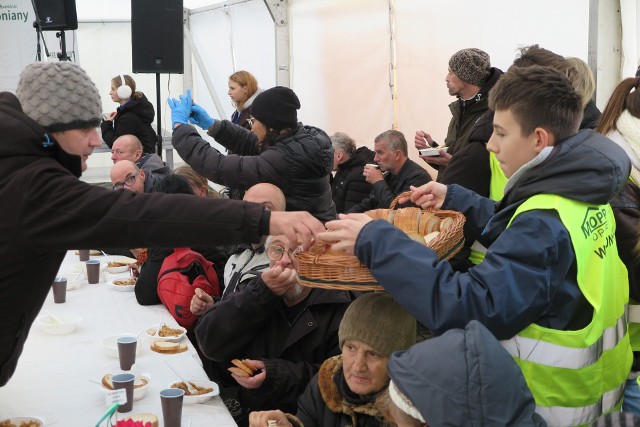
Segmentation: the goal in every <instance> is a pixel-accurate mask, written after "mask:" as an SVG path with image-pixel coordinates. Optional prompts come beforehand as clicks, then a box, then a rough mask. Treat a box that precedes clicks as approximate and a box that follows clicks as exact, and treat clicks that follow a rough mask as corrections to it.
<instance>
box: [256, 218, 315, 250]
mask: <svg viewBox="0 0 640 427" xmlns="http://www.w3.org/2000/svg"><path fill="white" fill-rule="evenodd" d="M321 231H324V226H323V225H322V223H321V222H320V221H318V220H317V219H316V218H315V217H313V216H312V215H311V214H310V213H309V212H271V219H270V221H269V234H271V235H272V236H275V235H279V234H284V235H285V236H286V237H287V239H288V240H289V247H290V248H296V247H298V246H299V245H301V244H302V247H303V249H304V250H307V249H309V247H310V246H311V243H312V241H313V236H315V235H316V234H318V233H320V232H321Z"/></svg>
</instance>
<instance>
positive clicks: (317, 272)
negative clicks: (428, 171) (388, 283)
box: [298, 192, 465, 291]
mask: <svg viewBox="0 0 640 427" xmlns="http://www.w3.org/2000/svg"><path fill="white" fill-rule="evenodd" d="M409 194H411V193H409V192H407V193H402V194H400V195H398V196H397V197H396V198H395V199H394V200H393V202H392V203H391V209H374V210H371V211H367V212H365V213H366V214H367V215H369V216H370V217H372V218H373V219H384V220H386V221H389V222H391V223H392V224H394V225H395V226H397V227H398V228H400V229H401V230H402V231H404V232H405V233H407V234H409V233H411V234H413V236H411V237H412V238H414V239H415V238H416V235H418V236H420V237H421V238H423V237H424V236H427V235H429V234H430V233H434V231H437V232H438V234H437V236H436V237H433V239H432V240H430V241H429V242H427V243H426V246H428V247H429V248H431V249H433V250H434V251H435V252H436V255H437V256H438V258H440V259H449V258H451V257H452V256H454V255H455V254H456V253H458V251H459V250H460V249H461V248H462V245H463V244H464V236H463V231H462V228H463V227H464V221H465V218H464V215H462V214H461V213H459V212H455V211H445V210H432V211H431V210H422V209H420V208H402V209H397V210H394V208H395V207H396V205H397V202H398V200H399V199H400V198H402V197H405V196H407V195H409ZM323 249H324V248H323V247H322V246H321V245H313V246H312V247H311V248H310V249H309V251H307V252H302V253H300V254H299V255H298V262H299V269H298V270H299V271H298V276H299V282H300V284H302V285H305V286H310V287H314V288H323V289H338V290H357V291H367V290H382V289H383V288H382V287H381V286H380V285H378V282H377V281H376V280H375V278H374V277H373V276H372V275H371V273H370V272H369V269H368V268H366V267H365V266H363V265H362V264H361V263H360V261H358V258H357V257H355V256H354V255H345V254H340V253H336V252H324V253H323Z"/></svg>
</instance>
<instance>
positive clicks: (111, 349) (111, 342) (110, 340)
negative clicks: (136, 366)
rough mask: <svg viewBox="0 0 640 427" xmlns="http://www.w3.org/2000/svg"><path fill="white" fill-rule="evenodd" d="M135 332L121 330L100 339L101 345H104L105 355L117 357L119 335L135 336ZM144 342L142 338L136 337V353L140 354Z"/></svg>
mask: <svg viewBox="0 0 640 427" xmlns="http://www.w3.org/2000/svg"><path fill="white" fill-rule="evenodd" d="M135 336H136V334H131V333H128V332H123V333H121V334H117V335H111V336H108V337H106V338H104V339H103V340H102V347H104V350H105V352H106V353H107V356H109V357H113V358H116V359H117V358H118V338H120V337H135ZM143 344H144V338H142V337H138V344H137V345H136V354H140V350H142V348H143Z"/></svg>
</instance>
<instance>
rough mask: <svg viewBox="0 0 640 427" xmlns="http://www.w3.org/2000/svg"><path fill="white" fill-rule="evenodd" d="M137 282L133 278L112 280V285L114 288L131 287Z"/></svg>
mask: <svg viewBox="0 0 640 427" xmlns="http://www.w3.org/2000/svg"><path fill="white" fill-rule="evenodd" d="M137 280H138V279H136V278H135V277H130V278H128V279H120V280H114V281H113V284H114V285H116V286H133V285H135V284H136V281H137ZM154 332H155V331H154Z"/></svg>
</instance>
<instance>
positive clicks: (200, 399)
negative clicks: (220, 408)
mask: <svg viewBox="0 0 640 427" xmlns="http://www.w3.org/2000/svg"><path fill="white" fill-rule="evenodd" d="M187 381H189V382H190V383H193V384H195V385H197V386H198V387H208V388H212V389H213V391H210V392H209V393H206V394H198V395H196V396H188V395H187V392H186V390H185V394H184V397H183V398H182V399H183V400H182V401H183V403H184V404H185V405H192V404H195V403H204V402H206V401H207V400H209V399H211V398H212V397H213V396H217V395H219V394H220V387H218V384H216V383H214V382H213V381H208V380H187ZM180 382H182V381H179V380H178V381H175V382H173V383H171V384H169V388H179V387H174V385H175V384H177V383H180Z"/></svg>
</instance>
